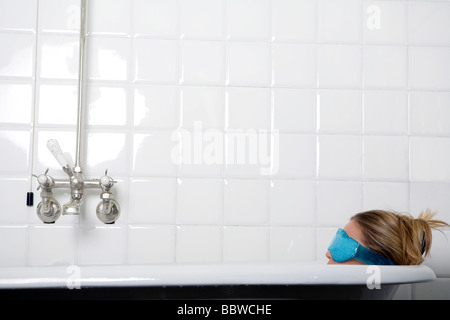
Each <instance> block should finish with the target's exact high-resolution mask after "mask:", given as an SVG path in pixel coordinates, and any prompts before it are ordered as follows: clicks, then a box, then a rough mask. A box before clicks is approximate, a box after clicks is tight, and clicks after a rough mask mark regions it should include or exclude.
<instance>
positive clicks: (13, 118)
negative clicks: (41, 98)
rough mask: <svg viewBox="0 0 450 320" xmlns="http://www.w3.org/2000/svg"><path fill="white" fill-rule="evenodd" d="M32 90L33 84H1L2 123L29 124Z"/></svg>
mask: <svg viewBox="0 0 450 320" xmlns="http://www.w3.org/2000/svg"><path fill="white" fill-rule="evenodd" d="M32 90H33V87H32V85H31V84H18V83H17V84H16V83H14V84H13V83H11V84H8V83H0V106H1V107H0V122H3V123H29V122H30V121H31V110H32V109H31V108H32V103H33V102H32Z"/></svg>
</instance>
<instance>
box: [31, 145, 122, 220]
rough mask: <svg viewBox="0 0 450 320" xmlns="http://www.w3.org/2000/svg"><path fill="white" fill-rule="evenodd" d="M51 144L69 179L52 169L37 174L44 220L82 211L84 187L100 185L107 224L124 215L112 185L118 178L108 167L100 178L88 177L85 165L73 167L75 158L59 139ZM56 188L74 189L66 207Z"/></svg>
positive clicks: (99, 212)
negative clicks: (56, 175)
mask: <svg viewBox="0 0 450 320" xmlns="http://www.w3.org/2000/svg"><path fill="white" fill-rule="evenodd" d="M47 147H48V148H49V150H50V151H51V153H52V154H53V155H54V156H55V158H56V160H57V161H58V163H59V164H60V165H61V166H62V168H63V170H64V172H65V173H67V175H68V176H69V179H68V180H64V179H54V178H52V177H51V176H49V175H48V169H47V171H46V172H45V173H44V174H41V175H39V176H38V177H37V182H38V183H39V188H38V189H41V198H42V202H40V203H39V205H38V206H37V214H38V217H39V218H40V219H41V220H42V221H43V222H44V223H54V222H55V221H56V220H57V219H58V218H59V217H60V216H61V212H62V214H63V215H79V214H80V206H81V203H82V200H83V194H84V189H85V188H98V189H101V190H102V193H101V195H100V198H101V199H102V201H101V202H100V203H99V204H98V206H97V217H98V218H99V219H100V221H102V222H104V223H106V224H111V223H114V222H115V221H116V220H117V219H118V218H119V216H120V206H119V204H118V203H117V201H115V200H114V199H113V195H112V192H111V188H112V187H113V185H114V183H116V181H114V179H112V178H111V177H110V176H108V171H107V170H106V171H105V175H104V176H102V177H101V178H100V179H85V178H84V176H83V171H82V169H81V167H80V166H75V167H72V165H71V164H70V163H71V161H69V159H68V156H66V155H67V154H63V152H62V151H61V148H60V146H59V143H58V141H56V140H49V141H48V142H47ZM54 188H69V189H70V195H71V196H70V200H69V202H68V203H66V204H64V205H63V208H62V211H61V206H60V204H59V203H58V201H56V200H55V199H54V198H53V189H54Z"/></svg>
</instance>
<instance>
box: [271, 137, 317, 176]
mask: <svg viewBox="0 0 450 320" xmlns="http://www.w3.org/2000/svg"><path fill="white" fill-rule="evenodd" d="M273 138H274V141H273V149H272V175H273V176H274V177H277V178H285V179H292V178H302V179H305V178H306V179H312V178H315V176H316V137H315V136H314V135H300V134H279V135H273Z"/></svg>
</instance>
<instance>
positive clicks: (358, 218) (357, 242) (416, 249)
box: [326, 210, 450, 265]
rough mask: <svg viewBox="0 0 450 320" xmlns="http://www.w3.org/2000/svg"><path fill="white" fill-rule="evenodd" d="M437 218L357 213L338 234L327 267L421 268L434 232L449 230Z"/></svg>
mask: <svg viewBox="0 0 450 320" xmlns="http://www.w3.org/2000/svg"><path fill="white" fill-rule="evenodd" d="M434 215H435V213H432V212H431V211H430V210H426V211H425V212H422V213H421V214H420V215H419V217H418V218H417V219H415V218H413V217H412V216H410V215H407V214H400V213H396V212H390V211H383V210H372V211H366V212H361V213H358V214H356V215H354V216H353V217H352V218H351V219H350V222H349V223H348V224H347V225H346V226H345V227H344V229H339V230H338V232H337V233H336V236H335V238H334V239H333V242H332V243H331V245H330V246H329V248H328V251H327V253H326V256H327V258H328V259H329V261H328V264H335V263H345V264H374V265H417V264H421V263H422V262H423V261H424V258H423V257H424V256H427V255H428V254H429V252H430V249H431V240H432V239H431V238H432V234H431V230H432V229H437V230H439V228H444V227H450V225H449V224H448V223H446V222H444V221H440V220H434V219H432V218H433V216H434ZM439 231H440V230H439Z"/></svg>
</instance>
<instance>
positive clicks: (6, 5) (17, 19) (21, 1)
mask: <svg viewBox="0 0 450 320" xmlns="http://www.w3.org/2000/svg"><path fill="white" fill-rule="evenodd" d="M36 7H37V1H36V0H16V1H14V2H11V1H8V0H2V1H0V29H2V30H21V31H34V30H36Z"/></svg>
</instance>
